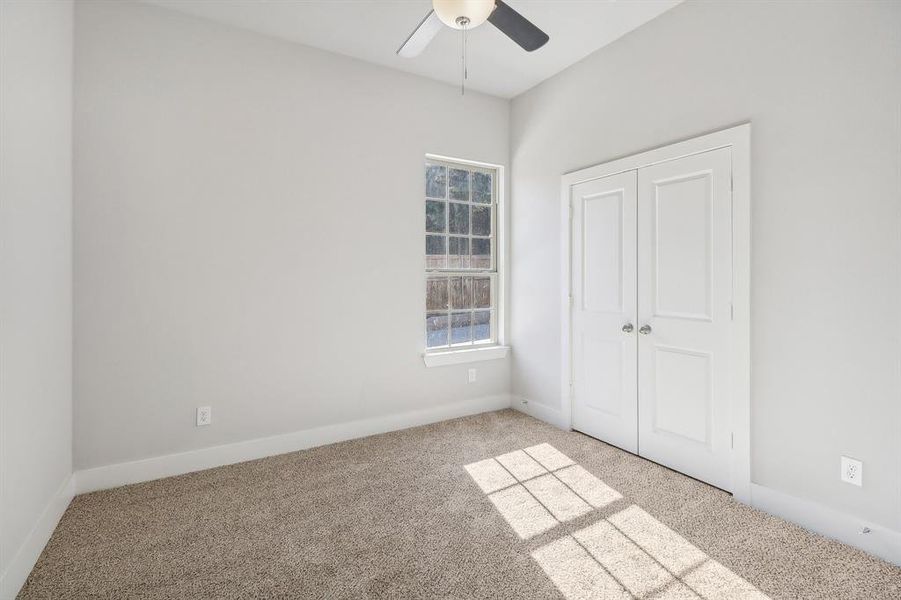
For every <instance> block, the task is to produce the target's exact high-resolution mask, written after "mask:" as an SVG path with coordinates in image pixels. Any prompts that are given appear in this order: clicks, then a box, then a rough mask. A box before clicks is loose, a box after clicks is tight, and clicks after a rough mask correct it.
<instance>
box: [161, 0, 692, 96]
mask: <svg viewBox="0 0 901 600" xmlns="http://www.w3.org/2000/svg"><path fill="white" fill-rule="evenodd" d="M145 1H146V2H148V3H150V4H155V5H157V6H161V7H165V8H170V9H173V10H177V11H180V12H184V13H188V14H192V15H196V16H199V17H204V18H207V19H212V20H214V21H219V22H221V23H226V24H229V25H233V26H236V27H241V28H244V29H249V30H251V31H256V32H258V33H263V34H266V35H271V36H275V37H278V38H282V39H285V40H290V41H293V42H299V43H301V44H306V45H308V46H314V47H317V48H322V49H323V50H328V51H331V52H335V53H338V54H344V55H346V56H352V57H354V58H359V59H361V60H365V61H368V62H371V63H376V64H379V65H384V66H386V67H391V68H393V69H398V70H401V71H406V72H408V73H415V74H417V75H422V76H425V77H429V78H432V79H437V80H439V81H445V82H448V83H454V84H459V83H460V34H459V32H456V31H453V30H451V29H449V28H445V29H443V30H442V31H441V32H439V33H438V35H437V36H436V37H435V39H434V40H433V41H432V43H431V45H430V46H429V47H428V48H426V50H425V52H423V53H422V54H421V55H419V56H418V57H416V58H412V59H409V58H401V57H399V56H397V55H396V54H395V52H396V50H397V48H398V46H400V44H401V43H402V42H403V41H404V40H405V39H406V38H407V35H409V33H410V32H411V31H412V30H413V29H414V28H415V27H416V26H417V25H418V24H419V22H420V21H421V20H422V18H423V17H424V16H425V14H426V13H427V12H428V11H429V9H430V8H431V0H145ZM505 1H506V2H507V4H509V5H510V6H511V7H513V8H514V9H516V10H517V11H519V12H520V13H521V14H522V15H523V16H525V17H526V18H527V19H529V20H530V21H532V22H533V23H535V24H536V25H537V26H538V27H540V28H541V29H543V30H544V31H545V32H546V33H547V34H548V35H549V36H550V38H551V39H550V41H549V42H548V43H547V44H546V45H545V46H544V47H543V48H541V49H539V50H536V51H535V52H532V53H528V52H525V51H524V50H522V49H521V48H520V47H519V46H517V45H516V44H515V43H514V42H513V41H511V40H510V39H509V38H507V37H506V36H505V35H504V34H502V33H501V32H500V31H498V30H497V29H495V28H494V26H492V25H491V24H490V23H485V24H484V25H482V26H480V27H478V28H477V29H474V30H473V31H471V32H470V37H469V44H468V53H469V80H468V81H467V87H468V88H469V89H474V90H479V91H482V92H485V93H488V94H494V95H496V96H501V97H504V98H511V97H513V96H516V95H518V94H520V93H522V92H524V91H526V90H527V89H529V88H531V87H532V86H534V85H536V84H538V83H540V82H541V81H543V80H545V79H547V78H548V77H550V76H552V75H554V74H556V73H558V72H560V71H562V70H563V69H565V68H566V67H568V66H569V65H571V64H573V63H575V62H577V61H578V60H580V59H581V58H583V57H585V56H587V55H589V54H591V53H592V52H594V51H595V50H597V49H598V48H600V47H602V46H605V45H607V44H609V43H610V42H612V41H613V40H615V39H617V38H619V37H620V36H622V35H624V34H626V33H628V32H629V31H631V30H633V29H635V28H637V27H639V26H640V25H642V24H643V23H646V22H648V21H650V20H651V19H653V18H654V17H656V16H658V15H659V14H661V13H663V12H664V11H666V10H668V9H670V8H672V7H673V6H675V5H677V4H679V2H681V1H682V0H505Z"/></svg>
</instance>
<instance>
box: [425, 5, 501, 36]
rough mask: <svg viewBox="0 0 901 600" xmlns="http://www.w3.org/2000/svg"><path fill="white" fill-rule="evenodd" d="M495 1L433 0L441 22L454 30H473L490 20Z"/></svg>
mask: <svg viewBox="0 0 901 600" xmlns="http://www.w3.org/2000/svg"><path fill="white" fill-rule="evenodd" d="M494 4H495V2H494V0H432V6H433V7H434V8H435V13H436V14H437V15H438V18H439V19H441V22H442V23H444V24H445V25H447V26H448V27H453V28H454V29H463V27H464V26H465V27H466V29H472V28H473V27H478V26H479V25H481V24H482V23H484V22H485V21H487V20H488V17H489V16H490V15H491V11H493V10H494Z"/></svg>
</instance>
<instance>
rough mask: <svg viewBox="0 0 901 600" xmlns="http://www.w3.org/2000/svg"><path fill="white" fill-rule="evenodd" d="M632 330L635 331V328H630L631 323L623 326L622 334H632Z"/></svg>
mask: <svg viewBox="0 0 901 600" xmlns="http://www.w3.org/2000/svg"><path fill="white" fill-rule="evenodd" d="M633 329H635V327H633V326H632V323H626V324H625V325H623V333H632V330H633Z"/></svg>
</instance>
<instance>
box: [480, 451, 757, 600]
mask: <svg viewBox="0 0 901 600" xmlns="http://www.w3.org/2000/svg"><path fill="white" fill-rule="evenodd" d="M465 469H466V471H467V472H468V473H469V475H470V476H471V477H472V479H473V481H475V483H476V484H477V485H478V486H479V488H480V489H481V490H482V491H483V492H484V493H485V494H487V495H488V498H489V500H490V501H491V503H492V504H493V505H494V507H495V508H496V509H497V511H498V512H499V513H500V514H501V516H502V517H503V518H504V519H505V520H506V521H507V523H508V524H509V525H510V528H511V529H513V531H514V532H515V533H516V534H517V535H518V536H519V537H520V538H521V539H524V540H526V539H529V538H532V537H535V536H537V535H539V534H543V533H546V532H548V531H551V530H553V529H554V528H555V527H557V526H558V525H560V524H561V523H565V522H567V521H571V520H573V519H576V518H578V517H582V516H584V515H587V514H589V513H591V512H592V511H594V510H597V509H600V508H604V507H606V506H609V505H610V504H612V503H614V502H616V501H619V500H622V498H623V496H622V494H620V493H619V492H618V491H616V490H615V489H613V488H612V487H610V486H609V485H607V484H606V483H604V482H603V481H601V480H600V479H599V478H597V477H596V476H594V475H593V474H591V473H590V472H588V471H587V470H586V469H584V468H583V467H582V466H580V465H578V464H576V463H575V461H573V460H572V459H571V458H569V457H568V456H566V455H565V454H563V453H562V452H560V451H559V450H557V449H556V448H554V447H553V446H551V445H550V444H547V443H545V444H538V445H536V446H530V447H528V448H524V449H522V450H514V451H513V452H508V453H506V454H502V455H500V456H497V457H494V458H489V459H486V460H482V461H478V462H475V463H471V464H468V465H466V466H465ZM531 556H532V559H533V560H535V562H536V563H537V564H538V565H539V566H540V567H541V569H542V570H543V571H544V572H545V574H546V575H547V576H548V578H549V579H550V580H551V581H552V582H553V583H554V585H555V586H556V587H557V589H558V590H560V592H561V593H562V594H563V596H564V597H565V598H566V600H769V598H768V597H767V596H766V595H764V594H763V593H762V592H760V590H758V589H757V588H756V587H754V586H753V585H752V584H751V583H749V582H748V581H746V580H745V579H742V578H741V577H740V576H738V575H736V574H735V573H733V572H732V571H730V570H729V569H728V568H726V567H725V566H724V565H722V564H720V563H718V562H717V561H715V560H713V559H711V558H710V557H709V556H707V554H705V553H704V552H702V551H701V550H700V549H699V548H697V547H696V546H694V545H693V544H691V543H690V542H689V541H688V540H686V539H685V538H683V537H682V536H681V535H679V534H678V533H676V532H675V531H673V530H672V529H670V528H669V527H667V526H666V525H664V524H663V523H661V522H660V521H658V520H657V519H655V518H654V517H652V516H651V515H650V514H648V513H647V512H645V511H644V510H642V509H641V508H640V507H638V506H636V505H634V504H633V505H630V506H627V507H626V508H624V509H622V510H620V511H618V512H616V513H614V514H612V515H610V516H609V517H607V518H606V519H600V520H599V521H597V522H596V523H594V524H592V525H589V526H588V527H584V528H582V529H579V530H577V531H574V532H572V534H570V535H564V536H562V537H559V538H558V539H556V540H554V541H552V542H549V543H547V544H544V545H542V546H540V547H538V548H536V549H535V550H533V551H532V552H531Z"/></svg>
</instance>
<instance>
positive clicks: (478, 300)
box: [472, 277, 491, 308]
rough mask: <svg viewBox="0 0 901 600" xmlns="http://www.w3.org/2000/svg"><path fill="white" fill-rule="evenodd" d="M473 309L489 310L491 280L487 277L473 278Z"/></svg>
mask: <svg viewBox="0 0 901 600" xmlns="http://www.w3.org/2000/svg"><path fill="white" fill-rule="evenodd" d="M472 306H473V308H491V280H490V279H488V278H487V277H474V278H473V280H472Z"/></svg>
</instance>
